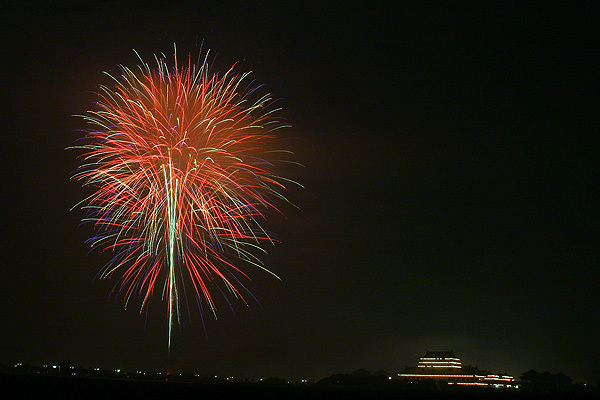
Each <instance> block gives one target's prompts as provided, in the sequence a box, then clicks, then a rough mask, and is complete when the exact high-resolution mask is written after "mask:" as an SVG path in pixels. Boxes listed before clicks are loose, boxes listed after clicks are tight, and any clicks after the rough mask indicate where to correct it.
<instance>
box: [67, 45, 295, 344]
mask: <svg viewBox="0 0 600 400" xmlns="http://www.w3.org/2000/svg"><path fill="white" fill-rule="evenodd" d="M207 57H208V53H207V54H206V55H205V57H204V60H203V61H202V62H199V63H198V64H197V65H196V64H193V63H192V61H191V56H188V59H187V63H186V64H185V65H178V63H177V55H176V54H175V56H174V65H172V66H169V65H167V61H166V58H165V57H164V56H163V57H162V58H159V57H156V56H155V61H156V68H151V67H150V66H149V65H148V64H147V63H145V62H143V60H142V59H141V58H140V61H141V65H140V66H139V67H138V68H137V69H135V70H131V69H129V68H126V67H122V66H121V67H120V68H121V73H120V75H118V76H111V75H110V74H108V75H109V76H110V77H111V78H112V79H113V80H114V84H113V86H112V87H110V88H109V87H105V86H101V92H100V93H99V101H98V103H97V109H96V110H95V111H89V112H88V113H87V115H84V116H82V117H83V118H84V119H85V120H86V121H88V122H89V123H90V124H91V126H92V127H93V128H92V129H90V130H89V131H88V132H87V134H86V136H85V137H84V138H83V143H82V144H81V145H78V146H75V147H74V148H77V149H82V150H84V152H83V154H82V155H81V156H80V157H81V160H82V161H81V164H80V167H79V169H78V170H77V171H76V172H75V174H74V178H75V179H78V180H80V181H82V182H83V185H84V186H89V187H92V188H93V194H91V195H90V196H89V197H87V198H86V199H85V200H83V201H82V202H81V203H80V204H81V206H82V208H84V209H85V210H86V211H87V214H88V216H87V218H86V219H85V220H84V221H89V222H91V223H93V224H94V226H95V230H96V236H95V237H93V238H91V239H90V240H89V242H90V244H91V246H92V247H94V248H96V247H99V248H101V249H109V250H111V251H113V252H114V254H115V256H114V258H113V259H112V260H111V261H110V262H109V263H108V264H107V265H106V266H105V267H104V269H103V270H102V271H101V273H100V276H101V277H102V278H106V277H109V276H116V277H117V283H116V284H115V287H114V292H116V294H117V295H120V296H122V297H123V299H124V303H125V307H127V305H128V304H129V303H130V301H131V299H132V298H135V297H139V298H141V307H140V312H143V311H144V309H145V308H146V307H147V304H148V300H149V299H150V298H151V297H152V296H153V295H154V294H155V292H157V291H158V292H159V293H160V295H161V297H162V298H163V299H164V300H165V301H166V302H167V312H168V320H169V348H170V346H171V335H172V330H173V326H174V324H176V323H179V318H180V311H181V310H180V308H181V307H182V298H183V297H185V293H186V287H187V288H188V290H187V291H188V292H189V291H191V292H192V293H194V295H195V297H196V301H197V303H198V305H199V307H200V309H201V310H202V309H204V308H206V309H210V311H211V312H212V314H214V316H215V318H216V316H217V312H216V306H215V302H214V299H213V295H214V293H219V292H220V293H221V294H223V295H224V296H225V298H226V299H227V298H228V297H231V296H233V297H236V298H239V299H241V300H242V301H243V302H244V303H246V304H248V302H247V297H248V296H251V295H250V293H249V291H248V290H247V289H246V288H245V287H244V285H243V282H242V281H243V280H244V279H247V278H248V275H247V274H246V273H245V272H244V271H243V270H242V269H241V266H240V265H248V264H250V265H254V266H257V267H259V268H262V269H263V270H265V271H267V272H269V273H271V274H273V273H272V272H270V271H268V270H267V269H266V268H265V267H264V266H263V264H262V263H261V262H260V260H259V259H258V258H257V257H256V254H255V253H256V251H255V250H256V249H259V250H260V249H261V247H260V246H261V244H262V243H264V242H265V241H273V240H274V239H273V237H272V235H271V234H270V233H268V231H266V230H265V229H263V228H262V227H261V223H262V222H263V221H264V219H265V213H266V212H267V211H268V210H278V209H277V208H276V206H275V202H276V201H281V200H283V201H287V200H286V198H285V197H284V196H283V195H282V192H283V191H284V190H285V187H286V185H287V183H288V182H291V181H288V180H286V179H285V178H282V177H278V176H277V175H275V174H274V165H275V164H276V163H275V159H276V158H279V157H278V156H277V154H279V153H281V152H284V153H286V152H285V151H279V150H274V149H273V148H272V147H271V146H272V142H273V139H275V136H274V131H275V130H277V129H280V128H282V127H285V126H286V125H285V124H284V123H283V122H282V121H281V120H280V119H278V118H277V117H276V116H275V114H276V112H277V111H278V109H277V108H274V107H273V100H272V98H271V95H270V94H265V95H258V91H257V89H258V88H259V87H260V86H258V87H257V86H255V85H253V83H252V82H248V79H247V77H248V74H249V73H242V74H238V73H236V72H234V67H235V65H234V66H233V67H232V68H231V69H229V70H228V71H227V72H225V73H222V74H219V73H215V74H212V73H210V71H209V65H208V62H207ZM236 265H237V266H236ZM273 275H274V276H276V275H275V274H273Z"/></svg>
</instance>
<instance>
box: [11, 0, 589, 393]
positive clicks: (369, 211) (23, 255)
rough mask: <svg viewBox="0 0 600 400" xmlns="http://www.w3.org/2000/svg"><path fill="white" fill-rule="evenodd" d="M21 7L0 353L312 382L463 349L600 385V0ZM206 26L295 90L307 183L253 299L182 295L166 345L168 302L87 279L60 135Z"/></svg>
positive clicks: (14, 40) (293, 142)
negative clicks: (191, 306)
mask: <svg viewBox="0 0 600 400" xmlns="http://www.w3.org/2000/svg"><path fill="white" fill-rule="evenodd" d="M23 3H24V4H23V5H20V6H19V7H20V8H18V9H11V10H7V9H5V10H3V11H2V15H1V19H2V21H3V24H2V25H3V26H2V28H1V29H2V30H3V32H2V35H1V39H0V44H1V47H0V49H1V50H2V64H1V66H0V74H1V80H0V82H1V83H0V85H1V86H0V88H1V89H0V90H1V92H0V94H1V97H0V101H1V107H0V110H2V111H1V115H2V118H1V126H2V134H1V135H0V138H1V142H0V144H1V149H2V162H1V163H0V165H1V168H2V173H1V175H0V176H2V185H1V189H0V205H1V207H0V217H1V219H0V221H1V223H2V230H1V237H0V321H1V322H0V324H1V326H2V328H1V329H0V363H3V364H8V365H10V364H13V363H15V362H25V363H31V364H36V365H42V364H48V363H50V364H51V363H59V362H61V361H62V360H63V359H70V360H71V364H72V365H76V366H82V367H100V368H106V369H112V368H122V369H125V370H139V369H142V370H148V371H167V370H168V371H169V372H194V373H199V374H212V373H216V374H228V375H234V376H241V377H247V378H259V377H264V376H281V377H286V378H291V379H301V378H305V379H311V380H316V379H320V378H323V377H325V376H328V375H331V374H333V373H349V372H351V371H353V370H356V369H359V368H366V369H369V370H371V371H376V370H380V369H383V370H386V371H388V372H390V373H398V372H401V370H402V369H403V368H404V367H405V365H416V363H417V361H418V357H420V356H422V355H424V353H425V352H426V351H427V350H454V352H455V354H456V355H457V356H458V357H461V358H462V361H463V363H466V364H472V365H478V366H479V367H480V368H483V369H488V370H491V371H492V372H494V373H497V372H504V371H506V372H508V373H510V374H512V375H515V376H517V377H518V376H519V375H520V374H521V373H522V372H524V371H526V370H529V369H532V368H533V369H536V370H538V371H544V370H549V371H550V372H553V373H556V372H559V371H562V372H564V373H565V374H567V375H569V376H571V377H572V378H573V379H575V380H577V381H580V380H587V381H588V382H590V383H593V384H598V383H599V382H600V373H599V372H598V371H600V345H599V340H598V339H599V338H600V329H599V328H598V326H600V324H599V319H598V315H599V313H598V310H599V305H600V304H599V301H600V295H599V292H598V286H599V282H600V272H599V269H598V266H599V262H600V257H599V256H598V248H599V244H600V240H599V229H598V226H599V225H598V223H599V222H600V221H599V213H598V211H597V205H598V200H599V196H598V194H599V191H598V182H599V179H598V178H599V159H600V158H599V157H598V155H599V154H598V149H599V148H600V146H599V144H600V139H599V137H598V134H599V128H600V124H599V118H598V115H599V110H600V109H599V106H600V104H599V101H598V100H599V91H598V90H599V89H600V85H599V80H598V71H600V39H599V38H600V29H599V25H598V21H599V19H598V18H599V17H600V12H599V9H598V8H586V7H581V8H579V6H578V8H575V7H574V6H573V7H571V8H559V7H557V6H556V5H554V6H547V7H544V6H540V7H533V6H523V5H521V4H520V3H517V4H518V5H512V6H508V5H506V3H505V2H501V3H499V5H498V6H481V5H477V6H469V7H464V6H462V7H456V6H445V7H439V6H438V5H435V6H434V5H431V4H427V3H425V2H415V5H409V4H408V3H406V2H401V4H404V5H403V6H402V7H400V8H396V9H392V8H389V6H386V5H384V4H383V3H384V2H381V3H371V2H365V5H364V6H362V7H356V6H350V5H343V6H339V7H335V6H331V7H330V6H326V5H322V4H320V5H316V6H310V7H306V6H304V5H299V3H298V4H297V5H286V6H281V5H276V6H273V7H259V6H255V5H251V6H250V5H246V6H235V7H233V6H231V7H230V6H227V5H226V4H224V3H222V2H215V4H213V5H208V6H204V5H202V6H200V5H197V6H191V5H189V4H187V3H185V2H177V1H176V2H168V1H162V2H156V3H153V5H151V6H148V5H147V4H146V3H143V4H144V5H141V4H142V2H139V3H137V2H128V1H102V2H97V3H93V2H90V3H92V5H89V4H87V3H88V2H77V1H71V2H65V1H56V2H51V1H48V2H43V3H42V5H40V4H38V2H23ZM28 3H30V4H28ZM367 3H368V4H367ZM137 4H140V5H137ZM203 41H204V48H203V49H204V51H206V49H211V52H214V54H215V55H216V58H215V59H214V62H213V63H212V65H213V69H214V70H216V71H219V70H221V71H222V70H224V69H227V68H228V67H229V66H230V65H231V64H233V63H234V62H236V61H240V63H239V65H238V67H239V68H238V71H246V70H252V71H253V75H252V76H253V77H254V78H255V79H256V80H257V81H258V82H260V83H265V84H266V85H267V86H266V88H267V90H268V91H270V92H272V93H274V94H275V95H276V96H277V97H278V98H281V100H280V105H281V106H282V107H283V111H282V112H281V114H280V115H282V116H284V117H286V118H287V119H288V121H289V122H290V123H291V125H292V128H291V129H288V130H287V131H285V132H282V135H281V144H282V147H284V148H287V149H289V150H292V151H294V153H295V154H296V155H295V160H296V161H298V162H299V163H301V164H303V165H304V167H295V166H286V167H285V168H283V170H282V171H281V174H282V175H285V176H287V177H290V178H292V179H296V180H298V181H300V182H302V184H303V185H304V186H305V188H304V189H301V188H298V187H291V188H290V191H289V193H288V195H289V198H290V199H291V200H292V201H293V202H294V203H295V204H296V205H298V207H299V208H300V209H301V210H300V211H299V210H296V209H294V208H292V207H284V210H285V216H284V217H282V216H279V215H276V214H273V215H272V218H270V219H269V220H268V221H267V223H266V226H268V227H269V228H270V229H272V230H273V231H275V232H277V234H278V236H279V238H280V240H281V243H279V244H277V245H276V246H267V250H268V251H269V254H268V256H266V257H264V261H265V263H266V264H267V267H269V269H271V270H272V271H274V272H275V273H276V274H278V275H279V276H280V277H281V278H282V281H278V280H276V279H274V278H273V277H271V276H270V275H268V274H266V273H262V272H261V271H259V270H255V271H254V270H253V271H250V272H251V275H252V278H253V280H252V281H251V282H250V283H249V284H248V288H249V289H251V291H252V293H253V294H254V295H255V296H256V297H257V299H258V300H259V301H260V304H261V306H262V308H261V307H259V306H257V305H256V303H252V309H251V310H249V309H247V308H245V307H244V306H243V305H241V304H236V305H234V307H233V311H232V310H230V309H228V307H227V305H226V304H225V303H224V302H220V303H218V305H219V306H220V308H219V320H218V321H214V320H213V319H211V318H212V317H211V316H210V315H206V316H205V320H204V322H205V325H204V327H203V324H202V319H201V316H200V315H198V313H197V312H196V313H195V314H194V313H192V317H191V319H188V318H187V317H186V318H184V320H183V321H182V326H181V332H176V333H175V334H174V337H173V346H172V350H171V355H170V356H168V354H167V319H166V306H165V304H164V303H162V302H160V301H159V300H158V299H157V300H155V301H153V302H152V303H151V304H150V309H149V311H148V313H146V314H144V315H142V316H140V315H139V309H138V308H137V307H131V308H130V309H127V310H124V309H123V306H122V301H121V300H119V299H117V300H116V301H115V300H114V299H113V298H110V299H109V294H110V291H111V288H112V286H113V285H114V283H115V282H114V281H99V280H97V279H95V276H96V274H97V272H98V271H99V270H100V269H101V267H102V266H103V265H104V263H105V262H106V261H108V260H109V259H110V254H107V253H100V252H91V253H89V247H88V246H87V245H86V244H85V243H84V242H85V240H86V239H87V238H88V237H90V235H91V234H92V228H91V226H89V225H81V224H80V220H81V218H82V217H83V216H84V215H83V213H82V211H81V210H78V209H75V210H73V211H70V209H71V208H72V207H73V206H74V205H75V204H76V203H77V202H78V201H80V200H81V199H82V198H83V197H84V195H85V194H86V193H87V192H86V191H85V190H84V189H82V188H81V187H80V185H79V183H78V182H74V181H72V180H70V176H71V174H72V172H73V171H74V170H75V168H76V166H77V159H76V156H77V152H74V151H67V150H65V149H66V148H67V147H68V146H70V145H72V144H73V142H74V141H75V139H76V138H77V137H79V136H80V135H81V133H80V132H78V131H77V130H78V129H81V128H84V127H85V124H84V123H83V121H82V120H81V119H78V118H75V117H73V115H76V114H82V113H85V112H86V111H87V110H90V109H93V107H94V104H93V102H94V101H95V97H94V93H93V92H94V91H96V90H98V87H99V85H100V84H110V80H109V79H108V78H107V77H106V75H104V74H102V71H109V72H113V73H116V72H118V67H117V65H118V64H123V65H127V66H135V65H137V56H136V55H135V53H134V52H133V50H132V49H135V50H137V51H138V52H139V53H140V54H141V55H142V57H143V58H144V59H145V60H147V61H151V60H152V54H154V53H161V52H164V53H165V54H172V52H173V43H176V44H177V48H178V53H179V54H181V55H182V56H184V57H185V56H186V55H187V53H192V55H193V56H197V54H198V52H199V51H200V48H201V45H202V42H203ZM88 253H89V254H88Z"/></svg>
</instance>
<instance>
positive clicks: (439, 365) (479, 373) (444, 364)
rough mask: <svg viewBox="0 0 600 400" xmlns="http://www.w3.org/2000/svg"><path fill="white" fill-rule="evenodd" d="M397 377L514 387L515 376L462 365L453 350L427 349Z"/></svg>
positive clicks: (470, 384)
mask: <svg viewBox="0 0 600 400" xmlns="http://www.w3.org/2000/svg"><path fill="white" fill-rule="evenodd" d="M398 378H399V379H407V380H410V381H421V380H427V379H433V380H436V381H446V382H448V384H449V385H469V386H491V387H514V386H515V378H514V377H512V376H510V375H508V374H506V373H504V374H491V373H490V372H489V371H484V370H480V369H479V368H478V367H473V366H471V365H463V364H462V362H461V361H460V358H458V357H456V356H455V355H454V352H453V351H428V352H427V354H425V356H424V357H421V358H420V359H419V365H418V366H416V367H406V368H405V369H404V371H403V372H402V373H400V374H398Z"/></svg>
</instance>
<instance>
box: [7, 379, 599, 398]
mask: <svg viewBox="0 0 600 400" xmlns="http://www.w3.org/2000/svg"><path fill="white" fill-rule="evenodd" d="M0 387H1V388H2V391H3V392H4V393H8V394H12V396H13V398H19V399H111V400H112V399H164V400H168V399H191V398H201V399H212V398H219V399H236V398H244V399H248V398H260V399H331V398H332V397H335V398H338V399H370V400H374V399H454V398H461V399H465V398H466V399H483V398H486V399H488V398H490V399H537V398H544V399H564V398H576V399H587V398H595V397H596V396H595V394H596V393H590V392H586V393H581V392H573V393H559V394H556V393H554V394H540V393H524V392H519V391H516V390H510V391H508V390H491V389H485V390H478V389H474V390H471V389H466V388H461V389H462V390H460V391H447V392H439V391H428V390H420V391H415V390H400V389H397V388H396V389H393V388H387V389H383V388H376V389H366V388H346V387H322V386H318V385H310V386H293V385H289V386H287V385H286V386H264V385H260V384H257V383H225V384H216V383H214V384H203V383H186V382H167V381H142V380H126V379H99V378H80V377H64V376H48V375H46V376H35V375H24V374H0Z"/></svg>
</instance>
